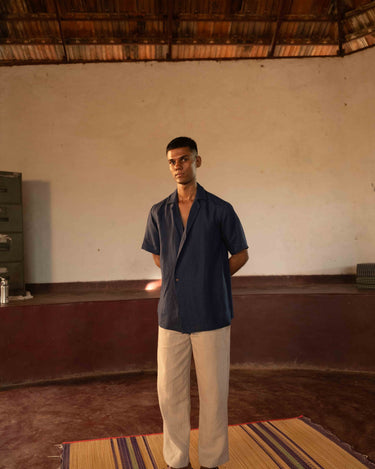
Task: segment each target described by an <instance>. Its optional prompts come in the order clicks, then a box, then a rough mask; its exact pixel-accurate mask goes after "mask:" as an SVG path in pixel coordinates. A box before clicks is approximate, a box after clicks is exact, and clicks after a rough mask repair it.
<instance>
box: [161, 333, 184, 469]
mask: <svg viewBox="0 0 375 469" xmlns="http://www.w3.org/2000/svg"><path fill="white" fill-rule="evenodd" d="M190 368H191V342H190V335H189V334H181V333H180V332H175V331H170V330H167V329H163V328H161V327H159V338H158V379H157V384H158V397H159V406H160V411H161V414H162V418H163V432H164V436H163V454H164V459H165V462H166V463H167V464H168V465H169V466H172V467H175V468H181V467H185V466H187V465H188V463H189V443H190Z"/></svg>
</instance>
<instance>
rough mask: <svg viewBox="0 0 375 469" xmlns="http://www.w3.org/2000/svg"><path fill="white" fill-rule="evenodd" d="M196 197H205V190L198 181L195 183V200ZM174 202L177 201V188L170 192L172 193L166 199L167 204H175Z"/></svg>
mask: <svg viewBox="0 0 375 469" xmlns="http://www.w3.org/2000/svg"><path fill="white" fill-rule="evenodd" d="M197 199H207V193H206V191H205V190H204V189H203V187H202V186H201V185H200V184H198V183H197V193H196V195H195V200H197ZM175 203H178V195H177V189H176V190H175V191H174V192H172V194H171V195H170V196H169V197H168V199H167V204H175Z"/></svg>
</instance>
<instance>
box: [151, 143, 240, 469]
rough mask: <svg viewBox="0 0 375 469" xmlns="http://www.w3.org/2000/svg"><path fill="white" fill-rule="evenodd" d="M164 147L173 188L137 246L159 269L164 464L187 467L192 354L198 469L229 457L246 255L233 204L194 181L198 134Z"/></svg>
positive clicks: (198, 161)
mask: <svg viewBox="0 0 375 469" xmlns="http://www.w3.org/2000/svg"><path fill="white" fill-rule="evenodd" d="M166 153H167V159H168V164H169V169H170V171H171V174H172V176H173V178H174V179H175V181H176V183H177V190H176V191H175V192H174V193H173V194H171V195H170V196H169V197H167V198H166V199H164V200H163V201H162V202H159V203H158V204H156V205H154V206H153V207H152V208H151V211H150V214H149V217H148V220H147V227H146V233H145V237H144V241H143V245H142V248H143V249H145V250H146V251H148V252H150V253H152V255H153V258H154V262H155V264H156V265H157V266H158V267H160V268H161V272H162V287H161V291H160V301H159V306H158V318H159V337H158V397H159V405H160V410H161V414H162V417H163V429H164V447H163V454H164V459H165V461H166V463H167V465H168V466H167V467H168V469H177V468H186V469H188V468H191V466H190V463H189V437H190V365H191V357H192V355H193V356H194V362H195V368H196V373H197V381H198V390H199V404H200V408H199V462H200V464H201V469H208V468H210V469H211V468H217V467H218V466H219V465H221V464H224V463H226V462H227V461H228V460H229V451H228V387H229V349H230V323H231V319H232V317H233V308H232V295H231V281H230V276H231V275H233V274H234V273H235V272H237V270H238V269H240V268H241V267H242V266H243V265H244V264H245V263H246V262H247V260H248V253H247V248H248V246H247V243H246V239H245V235H244V232H243V229H242V226H241V223H240V221H239V219H238V217H237V215H236V213H235V212H234V210H233V208H232V206H231V205H230V204H229V203H227V202H225V201H224V200H222V199H219V198H218V197H216V196H214V195H213V194H210V193H209V192H206V191H205V190H204V189H203V187H202V186H200V185H199V184H198V183H197V177H196V173H197V169H198V168H199V167H200V166H201V164H202V158H201V157H200V156H199V155H198V149H197V144H196V143H195V141H194V140H192V139H190V138H187V137H178V138H175V139H174V140H172V141H171V142H170V143H169V144H168V146H167V150H166ZM228 251H229V252H230V254H231V257H230V258H229V259H228Z"/></svg>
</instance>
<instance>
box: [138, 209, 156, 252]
mask: <svg viewBox="0 0 375 469" xmlns="http://www.w3.org/2000/svg"><path fill="white" fill-rule="evenodd" d="M142 249H144V250H145V251H147V252H151V253H152V254H157V255H160V237H159V229H158V225H157V223H156V220H155V217H154V214H153V209H151V210H150V213H149V215H148V219H147V224H146V231H145V236H144V238H143V243H142Z"/></svg>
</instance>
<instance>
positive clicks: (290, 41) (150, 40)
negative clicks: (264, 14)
mask: <svg viewBox="0 0 375 469" xmlns="http://www.w3.org/2000/svg"><path fill="white" fill-rule="evenodd" d="M0 44H7V45H40V46H44V45H60V46H61V45H62V41H61V39H60V38H46V39H40V38H35V39H9V38H0ZM121 44H127V45H145V44H160V45H167V44H168V40H167V39H166V37H165V36H162V35H160V36H156V35H155V36H153V37H150V36H144V37H142V36H137V37H135V36H129V37H122V38H119V37H112V38H92V37H91V38H83V37H79V38H74V37H69V38H65V45H66V46H72V45H73V46H74V45H109V46H110V45H121ZM172 44H173V45H216V46H217V45H223V46H231V45H232V46H252V45H256V46H259V45H264V46H268V47H271V45H272V39H271V38H253V39H252V40H250V39H249V38H248V39H246V40H245V39H244V40H242V39H239V38H237V39H236V38H231V37H229V36H221V37H217V38H215V39H210V38H195V37H181V38H174V40H173V42H172ZM278 44H280V45H282V46H286V45H290V46H298V45H309V46H314V45H337V40H335V39H334V38H332V39H327V38H323V39H316V41H312V40H310V39H308V38H297V37H283V38H279V40H278Z"/></svg>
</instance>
